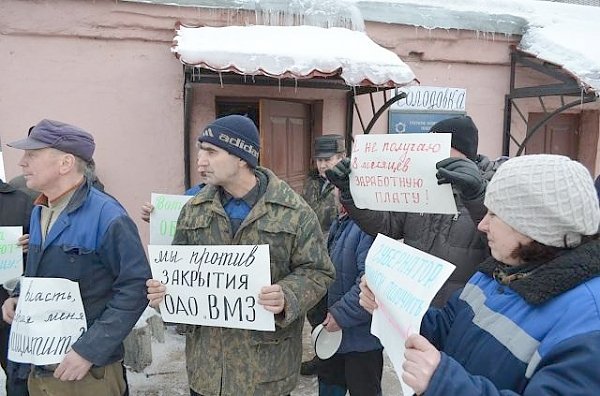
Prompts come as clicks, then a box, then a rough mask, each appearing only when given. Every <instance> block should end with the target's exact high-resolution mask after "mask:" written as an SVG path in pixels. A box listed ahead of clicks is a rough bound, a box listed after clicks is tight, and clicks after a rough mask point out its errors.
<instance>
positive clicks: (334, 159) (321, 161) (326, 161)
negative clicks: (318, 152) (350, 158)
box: [316, 154, 344, 177]
mask: <svg viewBox="0 0 600 396" xmlns="http://www.w3.org/2000/svg"><path fill="white" fill-rule="evenodd" d="M342 158H344V157H343V155H341V154H334V155H332V156H331V157H329V158H317V160H316V161H317V170H318V171H319V175H321V176H322V177H325V171H326V170H327V169H331V168H333V167H334V166H335V165H336V164H337V163H338V162H340V161H341V159H342Z"/></svg>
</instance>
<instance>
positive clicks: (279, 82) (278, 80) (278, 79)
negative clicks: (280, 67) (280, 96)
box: [277, 76, 281, 93]
mask: <svg viewBox="0 0 600 396" xmlns="http://www.w3.org/2000/svg"><path fill="white" fill-rule="evenodd" d="M277 90H278V91H279V93H281V76H278V77H277Z"/></svg>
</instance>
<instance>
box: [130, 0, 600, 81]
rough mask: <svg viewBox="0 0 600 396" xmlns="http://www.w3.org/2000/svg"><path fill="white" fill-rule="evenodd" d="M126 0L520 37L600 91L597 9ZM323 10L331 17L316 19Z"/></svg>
mask: <svg viewBox="0 0 600 396" xmlns="http://www.w3.org/2000/svg"><path fill="white" fill-rule="evenodd" d="M127 1H138V2H150V3H162V4H177V5H180V6H195V7H208V8H225V9H246V10H254V11H256V12H257V13H261V14H265V15H267V16H269V15H288V14H290V15H291V14H293V15H296V16H297V15H300V16H302V17H305V18H309V17H310V18H312V20H311V22H313V23H314V22H316V23H319V21H322V22H321V23H325V24H327V26H345V25H344V23H346V24H347V22H344V21H347V20H348V18H350V19H356V18H360V17H361V16H362V18H363V19H364V20H365V21H373V22H383V23H397V24H404V25H412V26H420V27H423V28H427V29H435V28H441V29H462V30H473V31H479V32H490V33H495V34H507V35H522V39H521V42H520V45H519V49H521V50H523V51H525V52H528V53H530V54H532V55H534V56H536V57H538V58H540V59H542V60H545V61H548V62H551V63H554V64H556V65H559V66H562V67H563V68H564V69H565V70H567V71H568V72H570V73H571V74H573V75H574V76H575V77H576V78H577V79H579V80H580V81H581V82H582V83H583V84H585V85H587V86H589V87H591V88H592V89H593V90H595V91H596V92H597V93H600V45H598V44H597V43H596V42H595V40H597V38H598V37H600V7H593V6H583V5H575V4H565V3H557V2H553V1H539V0H327V1H324V0H294V1H290V0H260V1H258V0H127ZM336 10H337V11H336ZM342 12H345V14H342ZM322 14H328V15H330V16H329V17H327V16H325V17H324V18H321V19H318V18H316V17H318V16H320V15H322ZM344 15H345V16H344ZM313 23H310V24H313ZM336 23H337V25H336ZM340 23H341V25H340ZM351 25H352V26H361V21H352V23H351ZM488 37H489V36H488ZM492 38H493V35H492Z"/></svg>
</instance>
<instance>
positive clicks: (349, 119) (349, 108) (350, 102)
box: [346, 89, 354, 157]
mask: <svg viewBox="0 0 600 396" xmlns="http://www.w3.org/2000/svg"><path fill="white" fill-rule="evenodd" d="M353 123H354V90H353V89H351V90H350V91H348V94H347V95H346V155H347V156H348V157H350V154H351V153H352V142H353V140H354V139H353V137H352V126H353Z"/></svg>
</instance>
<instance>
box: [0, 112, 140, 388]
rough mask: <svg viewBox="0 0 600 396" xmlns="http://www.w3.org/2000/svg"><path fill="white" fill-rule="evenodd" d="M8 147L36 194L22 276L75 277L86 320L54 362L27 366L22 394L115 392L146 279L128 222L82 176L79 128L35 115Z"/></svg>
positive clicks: (83, 142)
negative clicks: (21, 135) (29, 126)
mask: <svg viewBox="0 0 600 396" xmlns="http://www.w3.org/2000/svg"><path fill="white" fill-rule="evenodd" d="M9 146H10V147H14V148H17V149H21V150H25V153H24V154H23V156H22V158H21V160H20V161H19V166H21V167H22V169H23V174H24V176H25V179H26V181H27V187H29V188H31V189H34V190H36V191H39V192H40V193H41V195H40V196H39V197H38V199H37V200H36V202H35V204H36V206H35V208H34V209H33V212H32V215H31V223H30V239H29V252H28V256H27V266H26V269H25V276H27V277H33V278H36V277H41V278H64V279H69V280H72V281H76V282H78V284H79V290H80V293H81V299H82V301H83V306H84V309H85V314H86V320H87V331H85V333H83V335H81V337H80V338H79V339H78V340H77V341H75V342H74V343H73V344H72V345H71V348H70V350H69V351H68V352H67V354H66V355H65V356H64V358H63V359H62V361H61V363H60V364H56V365H45V366H32V370H31V374H30V375H29V392H30V394H31V395H33V396H35V395H61V396H64V395H66V396H70V395H72V396H75V395H97V394H103V395H111V396H120V395H123V394H124V392H125V388H126V385H125V379H124V372H123V366H122V359H123V344H122V343H123V340H124V338H125V337H126V336H127V334H129V332H130V331H131V329H132V328H133V326H134V325H135V323H136V322H137V320H138V318H139V317H140V315H141V313H142V312H143V311H144V309H145V308H146V305H147V301H146V298H145V282H146V280H147V279H149V278H150V277H151V273H150V267H149V265H148V261H147V259H146V255H145V253H144V248H143V247H142V243H141V241H140V237H139V234H138V232H137V229H136V227H135V224H134V223H133V221H132V220H131V219H130V218H129V216H128V215H127V212H126V211H125V209H124V208H123V207H122V206H121V205H120V204H119V203H118V202H117V201H116V200H115V199H114V198H112V197H110V196H109V195H107V194H105V193H103V192H101V191H99V190H98V189H96V188H94V187H93V186H92V180H90V179H89V178H88V177H86V169H87V167H88V164H89V163H90V161H91V160H92V155H93V153H94V149H95V143H94V138H93V137H92V136H91V135H90V134H89V133H87V132H85V131H84V130H82V129H81V128H78V127H76V126H73V125H69V124H65V123H62V122H57V121H51V120H42V121H40V122H39V123H38V124H37V125H36V126H35V127H34V128H33V129H32V131H31V133H30V135H29V137H27V138H26V139H23V140H19V141H16V142H13V143H10V144H9ZM18 299H19V297H18V291H17V294H16V295H13V297H11V298H9V299H8V300H6V302H5V303H4V305H3V306H2V313H3V317H4V320H5V321H7V322H8V323H11V322H12V321H13V319H14V315H15V307H16V304H17V301H18ZM98 379H102V381H98Z"/></svg>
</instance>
